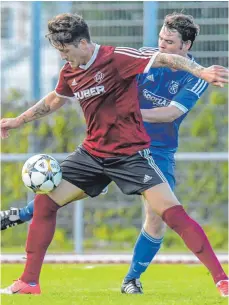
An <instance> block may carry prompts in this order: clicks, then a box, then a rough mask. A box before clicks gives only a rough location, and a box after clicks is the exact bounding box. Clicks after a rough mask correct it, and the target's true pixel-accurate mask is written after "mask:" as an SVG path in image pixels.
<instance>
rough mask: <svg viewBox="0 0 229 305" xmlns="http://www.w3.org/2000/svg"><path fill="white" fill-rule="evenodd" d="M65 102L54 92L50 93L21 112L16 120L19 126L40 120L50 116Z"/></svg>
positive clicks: (65, 99) (64, 99)
mask: <svg viewBox="0 0 229 305" xmlns="http://www.w3.org/2000/svg"><path fill="white" fill-rule="evenodd" d="M66 101H67V98H64V97H60V96H57V95H56V92H55V91H52V92H50V93H49V94H48V95H47V96H45V97H44V98H42V99H41V100H40V101H39V102H37V103H36V104H35V105H34V106H32V107H31V108H29V109H28V110H26V111H25V112H23V113H22V114H21V115H20V116H18V117H17V118H16V119H17V121H18V123H19V125H20V126H21V125H23V124H25V123H28V122H31V121H34V120H37V119H40V118H42V117H44V116H46V115H49V114H51V113H52V112H54V111H56V110H57V109H59V108H60V107H62V106H63V105H64V104H65V103H66Z"/></svg>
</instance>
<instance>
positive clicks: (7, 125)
mask: <svg viewBox="0 0 229 305" xmlns="http://www.w3.org/2000/svg"><path fill="white" fill-rule="evenodd" d="M20 125H21V124H20V122H19V120H18V119H17V118H9V119H1V121H0V126H1V138H2V139H5V138H8V136H9V130H10V129H14V128H18V127H19V126H20Z"/></svg>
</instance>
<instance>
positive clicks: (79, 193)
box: [48, 179, 87, 206]
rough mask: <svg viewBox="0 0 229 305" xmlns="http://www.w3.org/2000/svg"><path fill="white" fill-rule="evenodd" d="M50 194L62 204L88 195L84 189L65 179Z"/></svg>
mask: <svg viewBox="0 0 229 305" xmlns="http://www.w3.org/2000/svg"><path fill="white" fill-rule="evenodd" d="M48 196H49V197H50V198H51V199H52V200H53V201H55V202H56V203H57V204H58V205H60V206H63V205H65V204H67V203H69V202H72V201H75V200H81V199H83V198H86V197H87V195H86V194H85V192H84V191H83V190H81V189H80V188H79V187H77V186H75V185H73V184H71V183H70V182H68V181H66V180H64V179H63V180H62V181H61V183H60V184H59V185H58V187H57V188H56V189H55V190H53V191H52V192H51V193H49V194H48Z"/></svg>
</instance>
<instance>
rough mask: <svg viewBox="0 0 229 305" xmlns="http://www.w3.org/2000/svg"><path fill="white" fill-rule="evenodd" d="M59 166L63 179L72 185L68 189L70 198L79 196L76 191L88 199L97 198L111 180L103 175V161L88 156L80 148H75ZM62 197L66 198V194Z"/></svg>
mask: <svg viewBox="0 0 229 305" xmlns="http://www.w3.org/2000/svg"><path fill="white" fill-rule="evenodd" d="M60 166H61V170H62V175H63V179H64V180H65V181H67V182H69V183H70V184H72V185H73V186H71V187H70V186H69V187H68V188H70V190H71V193H72V195H70V198H72V197H73V196H74V195H76V197H77V196H78V193H79V194H80V191H78V189H80V190H82V191H84V192H85V193H86V194H87V195H88V196H90V197H95V196H98V195H99V194H100V193H101V192H102V191H103V190H104V188H105V187H106V186H107V185H108V184H109V183H110V182H111V179H110V178H109V177H107V176H106V175H105V174H104V171H103V159H102V158H98V157H95V156H92V155H90V154H89V153H88V152H87V151H86V150H85V149H84V148H83V147H82V146H79V147H77V149H76V150H75V151H74V152H73V153H72V154H71V155H69V156H68V157H67V158H66V159H65V160H64V161H63V162H62V163H61V164H60ZM74 186H75V187H76V188H74ZM77 188H78V189H77ZM63 192H64V189H63ZM64 196H65V197H66V198H67V197H68V196H67V195H66V194H65V195H64ZM79 197H81V195H79ZM62 198H63V195H62Z"/></svg>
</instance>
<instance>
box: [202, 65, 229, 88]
mask: <svg viewBox="0 0 229 305" xmlns="http://www.w3.org/2000/svg"><path fill="white" fill-rule="evenodd" d="M228 73H229V71H228V69H227V68H224V67H222V66H217V65H215V66H211V67H208V68H204V69H203V70H202V71H201V76H200V77H201V78H202V79H204V80H205V81H206V82H208V83H210V84H212V85H214V86H217V87H221V88H222V87H224V84H228Z"/></svg>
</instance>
